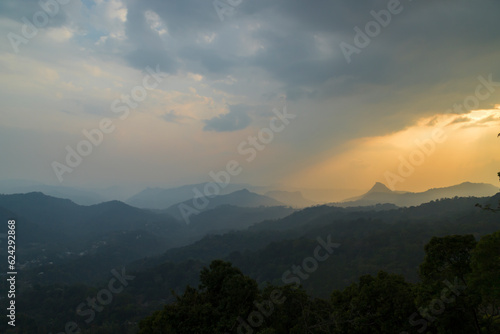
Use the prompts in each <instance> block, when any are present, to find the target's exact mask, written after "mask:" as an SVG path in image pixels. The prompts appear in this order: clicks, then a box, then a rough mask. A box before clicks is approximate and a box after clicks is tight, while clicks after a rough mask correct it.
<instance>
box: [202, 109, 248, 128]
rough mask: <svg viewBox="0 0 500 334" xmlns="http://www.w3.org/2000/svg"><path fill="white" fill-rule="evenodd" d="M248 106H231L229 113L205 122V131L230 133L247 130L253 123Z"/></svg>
mask: <svg viewBox="0 0 500 334" xmlns="http://www.w3.org/2000/svg"><path fill="white" fill-rule="evenodd" d="M249 111H250V108H249V107H248V106H246V105H242V104H238V105H230V106H229V112H228V113H227V114H224V115H220V116H217V117H214V118H212V119H209V120H206V121H205V127H204V128H203V130H205V131H217V132H230V131H237V130H241V129H244V128H246V127H247V126H249V125H250V123H251V122H252V119H251V118H250V116H248V112H249Z"/></svg>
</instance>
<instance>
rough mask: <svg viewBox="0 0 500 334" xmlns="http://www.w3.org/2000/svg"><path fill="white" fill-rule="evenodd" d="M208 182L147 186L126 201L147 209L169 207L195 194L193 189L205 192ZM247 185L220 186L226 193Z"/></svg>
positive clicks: (221, 191) (222, 192)
mask: <svg viewBox="0 0 500 334" xmlns="http://www.w3.org/2000/svg"><path fill="white" fill-rule="evenodd" d="M205 185H206V183H199V184H189V185H184V186H180V187H175V188H146V189H144V190H143V191H141V192H139V193H137V194H135V195H134V196H132V197H130V198H129V199H127V200H126V201H125V202H126V203H128V204H130V205H132V206H135V207H138V208H146V209H160V210H162V209H168V208H169V207H171V206H172V205H174V204H176V203H180V202H183V201H187V200H189V199H191V198H193V197H194V196H195V193H194V191H193V189H195V188H196V189H199V190H200V191H201V192H203V188H204V186H205ZM245 186H246V185H241V184H228V185H227V186H226V187H225V188H224V189H222V188H220V194H221V195H225V194H229V193H231V192H234V191H237V190H241V189H244V188H245Z"/></svg>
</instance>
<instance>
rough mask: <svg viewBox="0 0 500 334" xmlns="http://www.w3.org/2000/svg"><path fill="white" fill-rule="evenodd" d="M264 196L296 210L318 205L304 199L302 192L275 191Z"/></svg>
mask: <svg viewBox="0 0 500 334" xmlns="http://www.w3.org/2000/svg"><path fill="white" fill-rule="evenodd" d="M264 195H266V196H268V197H272V198H274V199H276V200H278V201H280V202H282V203H285V204H286V205H288V206H291V207H294V208H305V207H308V206H312V205H314V204H316V203H314V202H313V201H311V200H309V199H306V198H304V196H303V195H302V193H301V192H300V191H284V190H274V191H268V192H267V193H265V194H264Z"/></svg>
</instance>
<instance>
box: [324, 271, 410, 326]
mask: <svg viewBox="0 0 500 334" xmlns="http://www.w3.org/2000/svg"><path fill="white" fill-rule="evenodd" d="M413 300H414V293H413V290H412V285H411V284H410V283H408V282H406V281H405V280H404V278H403V277H402V276H400V275H395V274H388V273H386V272H383V271H380V272H379V273H378V274H377V276H375V277H373V276H370V275H365V276H362V277H361V278H360V279H359V283H354V284H352V285H350V286H349V287H347V288H345V289H344V290H343V291H334V292H333V293H332V296H331V303H332V307H333V308H334V318H335V320H336V323H337V331H338V332H339V333H347V334H350V333H352V334H365V333H366V334H371V333H380V334H382V333H400V332H401V331H403V330H409V329H410V328H411V326H410V323H409V317H410V316H411V315H412V314H413V313H415V312H416V308H415V306H414V304H413Z"/></svg>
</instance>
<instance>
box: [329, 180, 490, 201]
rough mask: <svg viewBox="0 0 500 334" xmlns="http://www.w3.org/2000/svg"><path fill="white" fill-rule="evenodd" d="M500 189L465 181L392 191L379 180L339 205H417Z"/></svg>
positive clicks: (484, 193)
mask: <svg viewBox="0 0 500 334" xmlns="http://www.w3.org/2000/svg"><path fill="white" fill-rule="evenodd" d="M499 191H500V189H499V188H498V187H495V186H493V185H491V184H487V183H472V182H463V183H461V184H457V185H454V186H450V187H443V188H431V189H429V190H426V191H423V192H417V193H413V192H404V191H392V190H390V189H389V188H387V187H386V186H385V185H384V184H383V183H380V182H377V183H375V185H374V186H373V187H372V188H371V189H370V190H369V191H368V192H366V193H365V194H364V195H361V196H358V197H353V198H349V199H346V200H344V201H342V202H340V203H335V205H339V206H344V207H345V206H367V205H375V204H384V203H389V204H394V205H397V206H416V205H420V204H423V203H426V202H430V201H434V200H438V199H442V198H453V197H489V196H493V195H495V194H496V193H498V192H499Z"/></svg>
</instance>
